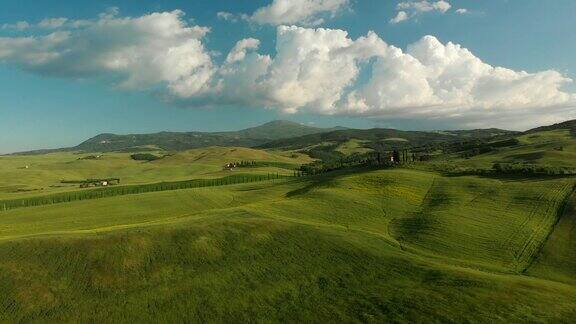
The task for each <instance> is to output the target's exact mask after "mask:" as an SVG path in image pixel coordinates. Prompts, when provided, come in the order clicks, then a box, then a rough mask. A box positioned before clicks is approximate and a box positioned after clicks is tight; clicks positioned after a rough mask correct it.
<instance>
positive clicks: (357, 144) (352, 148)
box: [335, 139, 374, 155]
mask: <svg viewBox="0 0 576 324" xmlns="http://www.w3.org/2000/svg"><path fill="white" fill-rule="evenodd" d="M366 142H367V141H362V140H357V139H351V140H349V141H347V142H344V143H342V144H340V145H338V147H337V148H336V149H335V151H337V152H340V153H342V154H344V155H352V154H364V153H368V152H372V151H374V150H373V149H371V148H366V147H364V144H365V143H366Z"/></svg>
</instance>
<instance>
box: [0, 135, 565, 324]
mask: <svg viewBox="0 0 576 324" xmlns="http://www.w3.org/2000/svg"><path fill="white" fill-rule="evenodd" d="M536 135H539V136H541V138H540V139H538V138H536V137H533V136H534V135H528V137H526V138H522V141H525V142H523V144H522V145H520V146H519V147H518V148H509V149H507V150H506V151H504V150H502V151H499V155H498V156H492V157H491V156H483V155H480V156H477V157H474V158H472V159H466V160H462V161H465V163H469V164H470V165H474V164H476V165H482V164H488V163H492V161H494V160H495V159H505V158H506V156H509V155H510V154H520V153H518V152H516V151H515V150H518V151H520V148H521V149H522V150H526V151H528V150H532V151H534V150H535V148H538V147H540V146H538V145H542V148H545V149H546V150H548V148H550V149H554V148H553V146H554V145H555V144H554V143H557V141H556V142H554V143H552V142H551V141H549V140H550V138H551V137H552V134H549V133H541V134H536ZM531 136H532V137H531ZM554 136H559V139H558V140H560V139H562V138H563V139H564V140H565V141H566V144H564V146H565V150H564V151H561V152H563V153H561V154H560V155H550V154H545V157H544V159H545V160H546V162H547V163H548V162H549V163H558V164H562V163H568V164H570V163H571V165H574V161H573V160H572V161H571V160H570V158H569V155H570V154H572V153H571V152H572V150H573V148H574V146H571V145H572V144H571V143H572V140H571V139H570V138H569V137H566V136H568V135H567V134H555V135H554ZM542 138H544V141H542ZM361 143H362V142H354V143H348V144H347V145H346V146H345V147H343V148H346V149H347V150H355V149H358V148H359V147H360V146H357V144H361ZM352 144H353V145H352ZM546 152H548V151H546ZM157 153H159V155H162V154H165V153H163V152H157ZM82 156H84V155H82V154H80V155H79V154H75V153H53V154H48V155H31V156H4V157H0V173H1V174H0V188H1V189H0V200H2V199H15V198H26V199H28V198H31V197H37V196H41V195H44V194H61V193H65V192H75V191H83V190H81V189H79V188H77V187H75V186H65V185H61V184H60V180H62V179H72V180H73V179H85V178H103V177H120V178H121V179H122V184H121V186H124V185H137V184H154V183H158V182H162V181H181V180H191V179H217V178H222V177H225V176H230V175H231V174H246V175H261V174H266V173H271V172H274V173H276V172H278V173H279V174H286V175H290V174H291V172H293V170H291V169H290V167H291V166H294V165H299V164H302V163H307V162H310V161H311V159H310V158H309V157H307V156H305V155H303V154H300V153H293V152H283V151H262V150H256V149H243V148H208V149H198V150H192V151H185V152H178V153H174V154H173V155H170V156H166V157H165V158H163V159H161V160H157V161H153V162H137V161H133V160H131V159H130V157H129V156H130V154H129V153H107V154H104V155H103V157H102V158H100V159H96V160H78V158H79V157H82ZM243 160H244V161H257V162H259V163H256V164H255V167H249V168H240V170H235V171H226V170H224V169H223V167H222V166H223V164H225V163H227V162H232V161H243ZM552 160H553V161H552ZM22 165H28V166H29V168H28V169H26V168H22ZM575 185H576V178H575V177H573V176H562V177H546V176H541V177H529V178H523V177H505V176H481V175H448V174H443V173H439V172H433V171H429V168H427V167H426V166H425V165H424V164H423V165H415V166H411V167H410V168H403V167H399V168H391V169H381V170H376V169H367V168H356V169H344V170H339V171H333V172H329V173H326V174H322V175H317V176H307V177H294V178H285V179H280V180H275V181H260V182H252V183H239V184H228V185H221V186H208V187H201V188H191V189H181V190H169V191H159V192H147V193H140V194H138V193H136V194H130V195H118V196H113V197H103V198H100V199H91V200H82V201H70V202H62V203H58V204H53V205H44V206H37V207H25V208H17V209H12V210H6V211H0V292H2V293H1V294H0V322H104V323H117V322H127V321H134V322H322V323H325V322H425V323H429V322H458V323H460V322H482V323H494V322H501V323H510V322H565V323H569V322H571V321H572V320H573V319H574V318H576V272H575V270H574V269H576V263H575V262H576V261H575V260H576V254H575V251H576V237H575V235H576V232H575V230H576V227H575V225H574V224H576V210H575V206H576V195H575V194H574V188H575ZM85 190H93V189H85Z"/></svg>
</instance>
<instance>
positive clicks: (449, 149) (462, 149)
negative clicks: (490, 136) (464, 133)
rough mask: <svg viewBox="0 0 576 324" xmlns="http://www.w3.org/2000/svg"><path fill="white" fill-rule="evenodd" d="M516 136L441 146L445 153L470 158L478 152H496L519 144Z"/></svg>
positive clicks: (478, 153)
mask: <svg viewBox="0 0 576 324" xmlns="http://www.w3.org/2000/svg"><path fill="white" fill-rule="evenodd" d="M519 144H520V142H519V141H518V140H517V139H516V138H509V139H503V140H499V141H492V142H487V141H484V140H481V139H476V140H471V141H466V142H456V143H451V144H450V145H445V146H444V147H442V149H443V151H444V152H445V153H458V154H459V155H460V157H463V158H471V157H474V156H477V155H480V154H486V153H492V152H497V151H498V150H499V149H501V148H505V147H512V146H516V145H519Z"/></svg>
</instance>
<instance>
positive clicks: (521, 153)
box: [448, 130, 576, 167]
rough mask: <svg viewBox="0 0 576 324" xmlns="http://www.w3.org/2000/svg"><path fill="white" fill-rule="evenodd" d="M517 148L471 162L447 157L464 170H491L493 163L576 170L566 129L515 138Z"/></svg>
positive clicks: (575, 151)
mask: <svg viewBox="0 0 576 324" xmlns="http://www.w3.org/2000/svg"><path fill="white" fill-rule="evenodd" d="M518 140H519V141H520V145H517V146H514V147H510V148H501V149H497V150H495V151H493V152H490V153H486V154H481V155H478V156H475V157H473V158H470V159H461V158H458V157H457V156H448V159H449V160H450V161H451V162H457V163H458V164H459V165H460V166H465V167H491V166H492V164H493V163H497V162H500V163H515V162H519V163H530V164H546V165H550V166H558V167H575V166H576V164H575V161H576V139H574V138H573V137H572V135H571V134H570V131H569V130H553V131H543V132H538V133H531V134H526V135H522V136H519V137H518Z"/></svg>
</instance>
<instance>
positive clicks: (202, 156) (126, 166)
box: [0, 147, 311, 200]
mask: <svg viewBox="0 0 576 324" xmlns="http://www.w3.org/2000/svg"><path fill="white" fill-rule="evenodd" d="M163 154H165V153H163V152H159V153H158V154H157V155H159V156H162V155H163ZM92 156H94V155H93V154H91V153H82V154H79V153H74V152H60V153H51V154H44V155H10V156H0V200H1V199H8V198H18V197H22V196H37V195H44V194H50V193H55V192H63V191H70V190H77V189H78V185H77V184H62V183H61V180H83V179H101V178H120V179H121V183H122V184H142V183H154V182H162V181H182V180H189V179H198V178H221V177H224V176H228V175H231V174H234V171H232V172H231V171H227V170H224V168H223V167H224V165H225V164H226V163H230V162H236V161H261V162H276V164H269V165H268V166H262V167H257V168H250V170H238V171H241V172H248V171H249V173H251V174H267V173H277V172H278V173H280V174H292V170H287V169H285V168H286V167H289V166H298V165H300V164H303V163H308V162H310V161H311V159H310V158H309V157H308V156H305V155H303V154H299V153H291V152H267V151H262V150H255V149H249V148H234V147H229V148H222V147H210V148H203V149H196V150H189V151H184V152H177V153H173V154H171V155H169V156H165V157H164V158H162V159H160V160H156V161H152V162H146V161H135V160H133V159H132V158H130V153H105V154H102V155H101V156H100V157H98V158H93V159H86V157H92ZM26 166H28V168H26Z"/></svg>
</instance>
